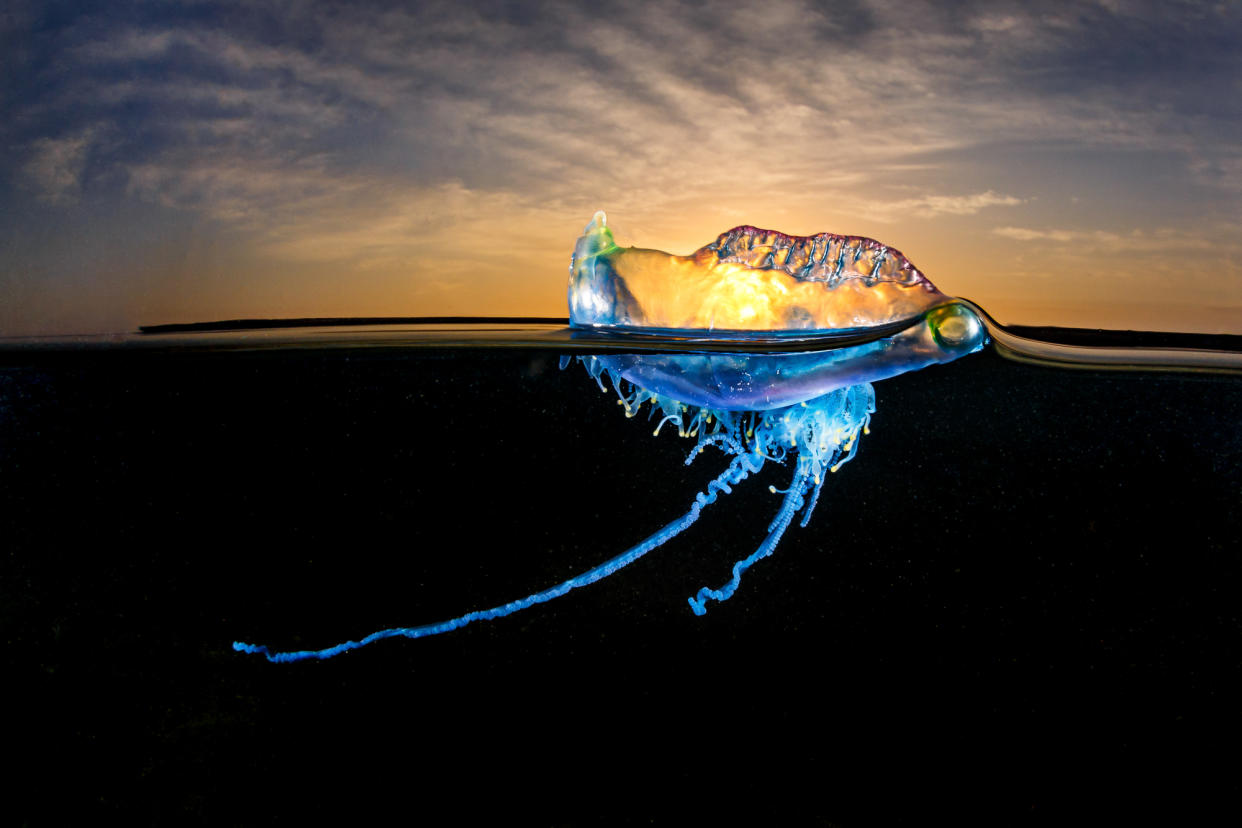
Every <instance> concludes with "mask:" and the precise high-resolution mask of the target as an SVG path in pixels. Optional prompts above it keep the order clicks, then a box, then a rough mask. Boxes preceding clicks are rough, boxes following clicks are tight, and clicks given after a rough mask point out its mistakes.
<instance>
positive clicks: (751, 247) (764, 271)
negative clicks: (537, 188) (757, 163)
mask: <svg viewBox="0 0 1242 828" xmlns="http://www.w3.org/2000/svg"><path fill="white" fill-rule="evenodd" d="M569 313H570V324H571V325H572V327H573V328H574V329H576V330H577V331H579V332H580V333H582V334H583V335H584V336H586V337H588V338H589V337H607V338H610V339H612V340H614V342H613V344H614V345H615V344H616V342H615V340H617V339H621V340H622V341H634V338H642V337H647V338H650V337H652V336H656V337H661V338H662V340H668V339H675V340H677V341H678V342H679V343H680V345H681V348H680V349H679V350H677V351H675V352H672V353H669V352H667V350H666V352H659V353H637V354H626V353H621V352H615V353H614V352H605V353H603V354H594V355H583V356H578V357H576V358H571V357H562V360H561V366H562V367H565V366H566V365H568V364H569V362H570V361H572V359H577V360H579V361H580V362H582V364H583V365H584V366H585V367H586V369H587V372H588V373H589V374H590V375H591V377H592V378H593V379H594V380H595V382H596V383H597V384H598V385H599V387H600V389H601V390H605V391H606V390H607V388H608V387H609V386H611V387H612V388H613V389H615V391H616V393H617V395H618V396H619V400H618V402H619V404H620V405H622V406H623V408H624V410H625V413H626V415H627V416H630V417H633V416H635V415H636V414H638V413H639V412H640V411H641V410H643V408H644V406H647V409H646V410H647V411H648V416H649V417H650V418H651V419H652V420H653V421H654V422H655V426H654V431H655V433H656V434H659V432H660V430H661V429H662V428H665V427H669V426H671V427H674V428H676V429H677V432H678V433H679V434H680V435H681V436H683V437H688V438H692V439H694V440H695V442H694V445H693V446H692V447H691V449H690V452H689V457H688V458H687V460H686V463H687V464H689V463H690V462H692V461H693V460H694V459H695V458H696V457H698V456H699V455H700V454H702V453H703V452H704V451H705V450H707V449H709V448H711V449H714V450H719V451H720V452H722V453H723V454H724V455H725V456H726V457H728V458H730V459H729V462H728V465H727V467H726V468H725V470H724V471H723V472H721V473H720V474H719V475H718V476H717V477H716V478H715V479H713V480H712V481H711V482H710V483H708V485H707V487H706V488H705V489H704V490H703V491H702V492H699V493H698V494H697V495H695V498H694V501H693V502H692V503H691V504H690V508H689V510H688V511H686V512H685V514H683V515H681V516H680V517H678V518H677V519H676V520H673V521H672V522H671V523H669V524H667V525H666V526H664V527H663V528H662V529H659V530H658V531H656V532H655V533H654V534H652V535H651V536H650V537H648V538H647V539H645V540H643V541H641V542H640V543H638V544H637V545H636V546H633V547H631V548H630V549H627V550H626V551H624V552H622V553H621V554H620V555H617V556H616V557H614V558H612V559H610V560H608V561H605V562H604V563H601V564H600V565H599V566H596V567H595V568H593V569H589V570H587V571H586V572H583V573H581V574H579V575H576V576H574V577H572V578H570V579H569V580H567V581H564V582H562V583H560V584H558V585H556V586H553V587H551V588H549V589H546V590H544V591H542V592H536V593H534V594H533V595H528V596H526V597H525V598H520V599H518V600H515V601H511V602H509V603H507V604H504V605H501V606H498V607H493V608H491V609H484V610H476V611H473V612H468V613H466V614H464V615H460V616H458V617H456V618H452V619H449V620H447V621H441V622H439V623H434V624H425V625H422V626H415V627H398V628H393V629H387V630H381V631H379V632H376V633H372V634H371V635H368V636H366V637H365V638H362V639H359V640H357V641H346V642H344V643H341V644H337V645H336V646H333V647H328V648H325V649H322V650H300V651H293V652H275V651H272V650H271V649H269V648H268V647H266V646H262V645H255V644H246V643H243V642H240V641H239V642H234V644H233V648H234V649H235V650H238V651H241V652H247V653H259V654H262V655H264V656H266V657H267V658H268V659H269V660H270V661H275V662H289V661H300V660H303V659H325V658H331V657H332V656H335V655H339V654H340V653H344V652H347V651H349V650H355V649H358V648H359V647H363V646H365V645H367V644H371V643H374V642H376V641H380V640H382V639H386V638H423V637H426V636H432V635H439V634H440V633H445V632H449V631H450V630H455V629H457V628H459V627H464V626H465V625H467V624H469V623H471V622H473V621H482V620H486V619H494V618H501V617H503V616H506V615H510V614H512V613H515V612H517V611H518V610H522V609H525V608H527V607H530V606H532V605H534V604H541V603H543V602H545V601H550V600H551V599H553V598H558V597H560V596H562V595H564V594H565V593H567V592H569V591H570V590H572V589H575V588H577V587H581V586H586V585H587V584H592V583H595V582H596V581H598V580H600V579H602V578H605V577H607V576H609V575H611V574H613V573H614V572H616V571H617V570H619V569H621V568H622V567H624V566H627V565H628V564H630V563H633V562H634V561H636V560H638V559H639V558H641V557H642V556H643V555H645V554H647V553H648V552H650V551H651V550H653V549H655V548H656V547H659V546H661V545H663V544H664V543H666V542H667V541H669V540H671V539H672V538H673V537H675V536H676V535H678V534H679V533H681V532H682V531H683V530H684V529H686V528H687V527H689V526H690V525H691V524H693V523H694V522H695V521H696V520H698V518H699V515H700V513H701V512H702V511H703V509H704V508H706V507H707V506H710V505H711V504H713V503H715V502H716V500H717V499H718V498H719V497H720V495H722V494H729V493H730V492H732V490H733V487H734V486H736V485H737V484H739V483H741V482H742V481H743V480H745V479H746V478H747V477H750V476H751V475H753V474H755V473H756V472H758V471H759V470H760V469H762V468H763V466H764V465H765V464H767V463H769V462H776V463H782V464H786V465H789V466H791V467H792V479H791V480H790V483H789V485H788V487H787V488H785V489H777V488H776V487H775V486H773V487H771V491H772V492H773V493H775V494H781V495H783V497H782V498H781V501H780V506H779V508H778V509H777V511H776V516H775V518H773V520H772V522H771V523H770V524H769V525H768V534H767V537H766V538H765V539H764V540H763V542H762V543H761V544H759V547H758V548H757V549H755V550H754V551H753V552H752V553H751V554H750V555H748V556H747V557H745V558H743V559H741V560H739V561H738V562H737V563H736V564H735V565H734V566H733V571H732V577H730V578H729V580H727V581H726V582H725V583H723V584H722V585H721V586H719V587H715V588H712V587H703V588H702V589H700V590H699V591H698V593H697V594H696V595H693V596H690V598H689V603H690V607H691V609H692V610H693V611H694V612H695V613H696V614H698V615H702V614H703V613H704V612H706V610H707V606H708V603H709V602H710V601H724V600H727V599H728V598H729V597H730V596H731V595H733V593H734V591H736V589H737V588H738V585H739V583H740V581H741V578H742V575H743V573H745V572H746V570H747V569H749V568H750V567H751V566H752V565H753V564H754V563H755V562H756V561H758V560H760V559H761V558H764V557H767V556H768V555H771V554H772V552H773V551H774V550H775V549H776V545H777V544H778V543H779V542H780V539H781V536H782V535H783V534H784V533H785V530H786V529H787V528H788V527H789V525H790V523H792V522H793V521H794V520H795V519H799V520H800V523H801V525H802V526H806V524H807V522H808V521H809V520H810V518H811V513H812V511H813V510H814V509H815V504H816V502H817V501H818V499H819V495H820V491H821V489H822V488H823V485H824V481H825V479H826V478H827V476H828V475H829V474H830V473H832V472H835V471H836V470H837V469H838V468H840V467H841V465H842V464H843V463H846V462H848V461H850V460H851V459H853V457H854V454H855V452H857V450H858V444H859V440H860V439H861V437H862V435H863V434H865V433H866V432H867V425H868V422H869V420H870V417H871V414H872V413H873V412H874V411H875V392H874V390H873V388H872V386H871V383H872V382H874V381H876V380H881V379H885V378H888V377H893V376H896V375H898V374H901V373H904V372H906V371H913V370H917V369H919V368H924V367H926V366H928V365H932V364H935V363H944V362H950V361H952V360H954V359H957V358H958V357H961V356H964V355H966V354H969V353H972V352H974V351H977V350H979V349H980V348H982V347H983V345H984V343H985V342H986V338H987V337H986V333H985V331H984V327H983V325H982V323H981V322H980V321H979V319H978V317H977V316H975V314H974V313H973V312H972V311H971V310H970V309H969V308H967V307H965V306H964V305H961V304H959V303H957V302H955V301H954V300H952V299H950V298H949V297H947V296H945V295H944V294H942V293H940V292H939V291H938V290H936V288H935V286H934V285H932V283H931V282H929V281H928V280H927V279H926V278H925V277H924V276H923V274H922V273H920V272H919V271H918V270H917V269H916V268H915V267H914V266H913V265H912V264H911V263H910V261H909V260H908V259H906V257H905V256H903V255H902V254H901V253H899V252H898V251H896V250H894V249H892V248H890V247H886V246H884V245H882V244H880V243H879V242H876V241H873V240H872V239H866V238H861V237H858V236H837V235H832V234H828V233H820V234H818V235H815V236H805V237H797V236H786V235H784V234H782V233H777V232H773V231H770V230H759V229H756V228H754V227H737V228H735V229H733V230H730V231H729V232H727V233H724V234H722V235H721V236H720V237H719V238H717V239H716V241H714V242H712V243H711V244H709V245H707V246H706V247H703V248H701V249H700V250H698V251H696V252H695V253H693V254H691V255H689V256H671V255H669V254H666V253H662V252H660V251H658V250H642V249H638V248H632V247H631V248H622V247H619V246H618V245H617V244H616V242H615V241H614V239H613V235H612V232H611V231H610V230H609V229H608V226H607V219H606V217H605V216H604V214H603V213H602V212H599V213H596V214H595V216H594V218H593V219H592V220H591V223H590V224H589V225H587V227H586V230H585V231H584V232H583V235H582V237H581V238H579V239H578V244H577V247H576V248H575V250H574V255H573V260H572V263H571V265H570V278H569ZM648 344H649V343H648ZM709 346H710V347H709ZM793 348H800V350H793Z"/></svg>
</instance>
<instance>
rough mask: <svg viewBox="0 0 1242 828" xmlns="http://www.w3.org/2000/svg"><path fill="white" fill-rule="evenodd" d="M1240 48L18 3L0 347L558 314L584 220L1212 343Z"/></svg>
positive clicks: (983, 31)
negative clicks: (188, 328)
mask: <svg viewBox="0 0 1242 828" xmlns="http://www.w3.org/2000/svg"><path fill="white" fill-rule="evenodd" d="M1101 32H1108V37H1106V38H1102V37H1100V33H1101ZM1239 42H1242V10H1240V8H1239V6H1238V5H1236V4H1219V5H1212V4H1196V5H1189V6H1186V5H1170V4H1167V3H1161V2H1155V1H1154V0H1152V2H1126V1H1125V0H1115V1H1114V0H1109V1H1108V2H1104V1H1103V0H1101V1H1100V2H1087V0H1082V2H1057V3H1012V4H1009V3H1000V4H997V3H980V4H972V3H965V4H954V5H953V6H952V7H951V8H937V7H936V6H935V5H929V4H923V3H909V2H901V0H860V2H848V3H847V2H841V3H812V2H802V1H801V0H779V2H769V3H763V4H753V5H752V4H747V3H740V4H739V3H713V2H705V3H700V2H689V0H686V2H682V0H664V2H655V3H649V4H640V5H636V6H633V7H626V8H620V7H618V8H613V9H611V10H608V11H607V12H605V11H604V10H602V9H601V7H599V6H598V4H591V3H577V2H554V3H547V4H514V3H500V2H496V3H476V4H457V3H436V2H432V3H419V4H413V5H410V6H404V5H396V6H391V7H390V6H388V5H387V4H374V5H368V4H363V5H362V6H359V7H351V8H350V9H348V10H347V9H345V8H344V7H338V6H334V5H331V4H317V3H313V2H310V3H295V4H293V5H292V6H289V5H270V6H268V5H264V4H239V5H237V6H236V7H231V6H229V5H228V4H212V5H210V6H203V7H199V6H180V5H176V4H132V5H129V4H109V5H106V6H102V7H99V9H97V10H95V11H77V10H76V6H66V7H63V8H62V7H60V6H59V5H57V4H40V3H30V4H22V3H18V4H17V6H16V11H14V12H11V13H9V14H7V16H5V17H4V18H3V19H0V47H3V48H0V70H2V71H3V74H4V77H5V79H6V84H5V89H4V93H3V96H2V97H0V101H2V104H0V105H2V106H3V108H4V114H5V118H4V119H3V120H2V122H0V123H2V125H0V131H2V132H3V139H4V144H5V146H6V148H7V149H6V153H5V155H4V159H3V161H0V180H2V181H3V182H4V190H3V193H4V195H3V199H4V201H3V208H2V209H0V296H3V302H0V335H2V336H15V335H35V334H55V333H73V332H109V331H125V330H132V329H133V328H134V327H135V326H136V325H138V324H152V323H165V322H192V321H204V320H211V319H222V318H237V317H304V316H376V315H393V316H398V315H399V316H417V315H538V316H563V315H565V312H566V311H565V273H566V268H567V266H568V264H569V257H570V253H571V251H572V248H573V244H574V240H575V239H576V238H577V237H578V235H579V234H580V232H581V229H582V223H583V220H584V217H587V216H590V215H591V214H592V213H593V212H594V211H595V210H598V209H606V210H607V211H608V216H609V219H610V222H611V224H612V226H613V227H614V228H615V229H616V233H617V238H618V241H619V242H620V243H621V244H622V245H624V246H629V245H633V246H636V247H639V248H647V249H656V250H664V251H668V252H670V253H673V254H678V255H683V256H686V255H690V254H691V253H692V252H693V251H695V250H696V249H698V248H699V247H701V246H702V245H703V244H704V243H705V242H707V241H709V240H711V239H713V238H715V237H716V236H717V234H719V233H720V232H721V231H722V230H724V229H727V228H730V227H735V226H738V225H753V226H756V227H767V228H777V229H779V230H781V231H782V232H784V233H788V234H791V235H799V236H805V235H812V234H816V233H824V232H828V233H835V234H840V235H845V236H864V237H868V238H873V239H880V240H882V241H883V242H884V243H885V244H891V245H894V246H895V247H897V248H899V249H900V250H901V251H903V252H904V253H905V254H906V255H907V256H909V257H910V259H911V260H913V261H915V262H917V263H918V266H919V268H920V269H922V270H923V271H924V272H925V273H926V274H927V275H928V276H929V278H930V279H931V280H932V281H933V282H935V283H936V285H937V286H938V287H939V288H940V289H941V290H942V291H943V292H944V293H946V294H948V295H953V296H964V297H967V298H970V299H972V300H974V301H976V302H978V303H979V304H980V305H982V306H983V307H985V308H987V309H988V310H989V311H990V312H991V313H992V314H993V315H994V316H996V317H997V318H998V319H1000V321H1002V322H1006V323H1019V324H1059V325H1068V326H1089V327H1110V328H1138V329H1163V330H1186V331H1208V332H1211V331H1215V332H1233V333H1242V242H1240V241H1239V233H1238V232H1237V226H1238V223H1239V219H1240V218H1242V139H1239V136H1240V135H1242V110H1239V109H1238V107H1237V104H1236V102H1237V100H1238V94H1237V92H1238V90H1237V78H1238V77H1240V76H1242V56H1240V55H1242V52H1240V51H1239V50H1238V49H1237V43H1239ZM730 301H733V300H730ZM739 301H740V300H739ZM748 306H749V307H750V309H751V311H753V312H754V313H755V315H756V317H759V316H762V315H763V314H765V313H767V311H766V310H765V309H764V302H763V301H756V302H752V303H750V304H749V305H747V303H746V302H741V304H739V305H738V312H739V313H746V312H747V311H746V310H745V308H746V307H748Z"/></svg>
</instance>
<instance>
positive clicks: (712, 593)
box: [686, 462, 811, 615]
mask: <svg viewBox="0 0 1242 828" xmlns="http://www.w3.org/2000/svg"><path fill="white" fill-rule="evenodd" d="M810 476H811V468H810V464H809V463H807V462H799V463H798V467H797V470H796V471H795V472H794V477H793V481H792V482H791V483H790V484H789V489H788V490H787V491H786V492H785V499H784V500H783V501H782V502H781V508H780V509H779V510H778V511H777V513H776V517H775V519H773V521H772V523H771V524H770V525H769V526H768V536H767V537H766V538H764V539H763V543H761V544H759V548H758V549H756V550H755V551H754V552H752V553H751V554H750V555H748V556H747V557H745V558H743V559H742V560H740V561H738V562H737V563H735V564H734V565H733V578H732V579H730V581H729V582H728V583H727V584H725V585H724V586H722V587H721V588H720V589H709V588H707V587H703V588H702V589H700V590H699V591H698V594H697V595H694V596H693V597H691V598H688V599H686V600H688V601H689V602H690V609H692V610H694V614H695V615H703V614H704V613H706V612H707V602H708V601H709V600H711V601H727V600H729V598H730V597H732V596H733V593H734V592H736V591H737V587H738V584H740V583H741V582H742V574H743V573H744V572H746V570H748V569H750V568H751V567H752V566H753V565H754V564H755V561H758V560H760V559H761V558H766V557H767V556H768V555H771V554H772V553H773V552H774V551H776V545H777V544H778V543H780V541H781V536H782V535H784V534H785V530H786V529H788V528H789V523H790V521H792V520H793V517H794V515H795V514H796V513H797V511H798V510H799V509H801V508H802V504H803V502H804V501H805V496H806V490H807V483H808V481H809V479H810Z"/></svg>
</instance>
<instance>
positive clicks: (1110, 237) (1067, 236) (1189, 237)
mask: <svg viewBox="0 0 1242 828" xmlns="http://www.w3.org/2000/svg"><path fill="white" fill-rule="evenodd" d="M992 233H993V234H995V235H997V236H1001V237H1003V238H1006V239H1013V240H1014V241H1021V242H1045V243H1049V244H1054V245H1074V246H1078V247H1081V248H1083V249H1085V250H1110V251H1127V252H1130V253H1144V252H1169V251H1175V250H1211V249H1219V248H1220V243H1219V241H1218V240H1216V239H1212V238H1209V237H1208V236H1207V235H1202V234H1190V233H1186V232H1183V231H1178V230H1173V229H1168V228H1155V229H1151V230H1140V229H1135V230H1132V231H1131V232H1129V233H1113V232H1108V231H1105V230H1063V229H1047V230H1035V229H1031V228H1027V227H996V228H993V230H992Z"/></svg>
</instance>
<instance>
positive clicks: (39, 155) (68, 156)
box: [24, 129, 94, 204]
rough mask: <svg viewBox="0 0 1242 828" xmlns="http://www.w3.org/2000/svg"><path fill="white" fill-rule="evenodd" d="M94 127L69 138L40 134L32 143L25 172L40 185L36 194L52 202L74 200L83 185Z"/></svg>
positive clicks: (47, 201) (36, 186) (64, 202)
mask: <svg viewBox="0 0 1242 828" xmlns="http://www.w3.org/2000/svg"><path fill="white" fill-rule="evenodd" d="M93 136H94V130H91V129H87V130H84V131H82V132H80V133H78V134H77V135H71V136H68V137H65V138H40V139H39V140H37V141H35V142H33V144H32V145H31V147H30V150H29V153H28V156H27V161H26V165H25V168H24V172H25V174H26V177H27V179H28V180H29V181H30V182H31V183H32V184H33V185H34V187H35V189H36V194H37V195H36V197H37V198H38V199H39V200H40V201H43V202H46V203H48V204H71V203H73V202H75V201H77V199H78V196H79V194H80V192H81V189H82V171H83V170H84V169H85V167H86V157H87V152H88V151H89V150H90V146H91V142H92V140H93Z"/></svg>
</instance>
